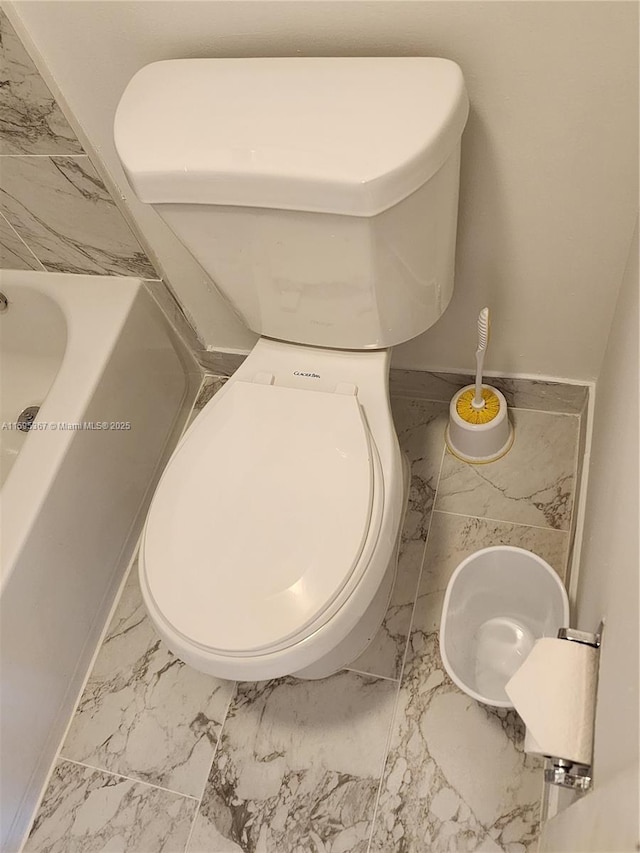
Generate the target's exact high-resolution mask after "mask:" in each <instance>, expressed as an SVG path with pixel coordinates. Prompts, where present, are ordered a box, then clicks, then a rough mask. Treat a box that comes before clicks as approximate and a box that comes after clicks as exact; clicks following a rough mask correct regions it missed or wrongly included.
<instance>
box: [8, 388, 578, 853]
mask: <svg viewBox="0 0 640 853" xmlns="http://www.w3.org/2000/svg"><path fill="white" fill-rule="evenodd" d="M209 387H211V384H210V386H209ZM393 410H394V417H395V420H396V425H397V429H398V433H399V437H400V443H401V446H402V448H403V450H404V452H405V453H407V454H408V457H409V460H410V462H411V471H412V480H411V491H410V498H409V510H408V513H407V517H406V522H405V527H404V530H403V534H402V547H401V553H400V561H399V568H398V577H397V581H396V585H395V589H394V593H393V596H392V601H391V604H390V607H389V610H388V612H387V615H386V618H385V621H384V624H383V626H382V628H381V629H380V631H379V633H378V635H377V637H375V639H374V640H373V642H372V644H371V646H370V647H369V648H368V649H367V651H366V652H365V653H364V654H363V655H362V656H361V657H360V658H359V659H358V660H357V661H356V662H355V663H354V664H353V665H352V666H351V667H350V668H349V669H348V670H345V671H342V672H339V673H337V674H336V675H334V676H332V677H331V678H328V679H324V680H321V681H301V680H296V679H293V678H281V679H274V680H271V681H267V682H261V683H239V684H234V683H232V682H226V681H222V680H218V679H215V678H211V677H209V676H206V675H203V674H201V673H198V672H195V671H194V670H192V669H190V668H189V667H188V666H186V665H185V664H183V663H182V662H180V661H179V660H177V659H176V658H175V657H173V656H172V655H171V653H170V652H169V651H168V650H167V649H166V648H165V647H164V646H163V644H162V642H161V641H160V640H159V639H158V638H157V636H156V635H155V633H154V630H153V628H152V627H151V625H150V624H149V621H148V619H147V618H146V616H145V613H144V608H143V606H142V602H141V599H140V592H139V588H138V585H137V573H136V571H135V566H134V570H133V571H132V572H131V574H130V576H129V578H128V579H127V581H126V584H125V586H124V588H123V592H122V594H121V598H120V601H119V604H118V606H117V608H116V610H115V614H114V616H113V619H112V622H111V624H110V626H109V628H108V631H107V634H106V637H105V640H104V642H103V645H102V647H101V649H100V651H99V654H98V656H97V659H96V661H95V666H94V668H93V671H92V673H91V675H90V677H89V680H88V683H87V685H86V688H85V691H84V693H83V695H82V698H81V700H80V703H79V706H78V709H77V712H76V714H75V717H74V719H73V721H72V724H71V726H70V729H69V731H68V733H67V737H66V739H65V742H64V743H63V745H62V748H61V751H60V755H59V758H58V761H57V763H56V765H55V767H54V770H53V773H52V776H51V780H50V783H49V785H48V788H47V790H46V792H45V795H44V798H43V801H42V804H41V807H40V810H39V813H38V815H37V817H36V820H35V822H34V826H33V828H32V831H31V834H30V836H29V838H28V840H27V842H26V845H25V847H24V851H25V853H35V852H36V851H38V853H76V851H77V853H88V852H89V851H94V850H95V851H122V853H124V851H126V853H156V851H162V853H240V852H241V851H242V853H440V851H451V853H457V852H458V851H484V853H489V851H507V853H532V851H533V850H534V849H535V845H536V841H537V831H538V814H539V804H540V798H541V793H542V777H541V769H540V766H539V764H538V762H537V760H535V759H532V758H531V757H529V756H525V755H524V753H523V749H522V743H523V735H524V732H523V728H522V724H521V722H520V721H519V718H518V717H517V715H516V714H515V712H513V711H505V710H502V709H493V708H488V707H485V706H482V705H479V704H478V703H476V702H474V701H473V700H471V699H470V698H468V697H467V696H466V695H465V694H463V693H461V692H460V691H459V690H458V689H457V688H456V687H455V686H454V685H453V684H452V683H451V681H450V680H449V678H448V677H447V675H446V674H445V672H444V671H443V668H442V663H441V660H440V655H439V649H438V627H439V620H440V610H441V607H442V601H443V597H444V590H445V587H446V584H447V581H448V578H449V577H450V575H451V573H452V572H453V570H454V569H455V567H456V565H457V564H458V563H459V562H460V561H461V560H462V559H463V558H464V557H465V556H467V555H468V554H470V553H472V552H473V551H475V550H477V549H479V548H482V547H485V546H487V545H489V544H514V545H519V546H521V547H525V548H528V549H530V550H532V551H534V552H536V553H538V554H539V555H540V556H542V557H543V558H544V559H546V560H547V561H548V562H549V563H550V564H551V565H552V566H553V567H554V568H555V569H556V570H557V571H558V573H559V574H560V575H561V576H562V577H563V578H564V575H565V571H566V562H567V555H568V552H569V536H570V533H569V531H570V523H571V513H572V509H573V497H574V488H575V470H576V452H577V441H578V427H579V423H578V417H577V416H576V415H567V414H553V413H549V412H538V411H527V410H521V409H515V410H512V413H511V414H512V416H513V419H514V423H515V429H516V440H515V443H514V446H513V448H512V450H511V451H510V452H509V454H508V455H507V456H506V457H504V458H503V459H502V460H499V461H498V462H495V463H492V464H490V465H483V466H478V467H472V466H467V465H465V464H464V463H462V462H460V461H459V460H457V459H455V458H454V457H453V456H451V455H450V454H448V453H447V452H446V451H445V447H444V428H445V425H446V417H447V406H446V404H444V403H441V402H430V401H427V400H410V399H395V400H394V401H393Z"/></svg>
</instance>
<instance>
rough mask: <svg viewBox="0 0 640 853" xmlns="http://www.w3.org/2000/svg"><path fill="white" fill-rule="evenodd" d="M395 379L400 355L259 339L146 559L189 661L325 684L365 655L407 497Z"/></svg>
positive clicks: (196, 444) (179, 466)
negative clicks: (392, 402) (393, 365)
mask: <svg viewBox="0 0 640 853" xmlns="http://www.w3.org/2000/svg"><path fill="white" fill-rule="evenodd" d="M388 365H389V353H388V351H374V352H370V353H344V352H331V351H327V350H319V349H315V348H311V347H304V348H303V347H298V346H295V345H291V344H284V343H281V342H276V341H270V340H267V339H262V340H261V341H259V343H258V344H257V345H256V347H255V348H254V350H253V351H252V353H251V354H250V356H249V357H248V358H247V359H246V361H245V362H244V363H243V365H242V367H241V368H240V369H239V370H238V371H237V372H236V374H235V375H234V376H233V377H232V378H231V379H230V380H229V381H228V382H227V383H226V384H225V386H224V387H223V388H222V390H221V391H220V392H219V393H218V394H217V395H216V396H215V397H214V398H213V399H212V400H211V401H210V402H209V403H208V404H207V406H206V407H205V408H204V409H203V411H202V412H201V414H200V415H199V416H198V418H197V419H196V420H195V421H194V423H193V424H192V426H191V427H190V428H189V430H188V431H187V432H186V434H185V436H184V438H183V439H182V441H181V442H180V444H179V446H178V448H177V449H176V451H175V453H174V454H173V456H172V459H171V460H170V462H169V464H168V466H167V468H166V470H165V472H164V475H163V477H162V479H161V482H160V484H159V486H158V489H157V491H156V494H155V496H154V499H153V502H152V504H151V508H150V511H149V515H148V518H147V522H146V525H145V529H144V533H143V537H142V543H141V549H140V558H139V572H140V583H141V588H142V595H143V598H144V601H145V604H146V607H147V609H148V612H149V614H150V616H151V619H152V621H153V622H154V624H155V626H156V628H157V630H158V632H159V633H160V635H161V636H162V637H163V639H164V640H165V642H166V643H167V645H168V646H169V648H170V649H171V650H172V651H173V652H174V653H175V654H176V655H178V657H180V658H181V659H182V660H184V661H186V662H187V663H190V664H191V665H192V666H194V667H196V668H197V669H199V670H201V671H203V672H208V673H210V674H212V675H217V676H219V677H223V678H233V679H240V680H258V679H263V678H273V677H276V676H281V675H285V674H295V675H298V676H300V677H307V678H321V677H324V676H326V675H329V674H330V673H332V672H335V671H336V670H338V669H340V668H342V667H344V666H345V665H347V664H349V663H350V662H352V661H353V660H354V659H355V658H356V657H357V656H358V655H359V654H360V653H361V652H362V651H364V649H365V648H366V646H367V644H368V643H369V641H370V640H371V638H372V636H373V635H374V634H375V632H376V631H377V629H378V627H379V625H380V622H381V620H382V618H383V616H384V612H385V610H386V608H387V605H388V601H389V596H390V593H391V589H392V586H393V581H394V577H395V570H396V564H397V546H398V539H399V533H400V528H401V521H402V515H403V506H404V503H405V501H406V493H407V489H408V482H407V479H408V478H407V476H406V471H403V463H402V458H403V457H402V456H401V454H400V450H399V446H398V441H397V437H396V433H395V430H394V427H393V422H392V419H391V414H390V410H389V402H388V394H387V373H388ZM301 368H303V369H301ZM405 466H406V463H405Z"/></svg>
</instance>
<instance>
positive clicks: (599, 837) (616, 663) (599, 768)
mask: <svg viewBox="0 0 640 853" xmlns="http://www.w3.org/2000/svg"><path fill="white" fill-rule="evenodd" d="M639 284H640V283H639V276H638V228H637V224H636V230H635V235H634V239H633V243H632V246H631V251H630V254H629V261H628V264H627V268H626V272H625V276H624V279H623V282H622V287H621V289H620V295H619V298H618V303H617V308H616V312H615V316H614V319H613V324H612V326H611V332H610V335H609V342H608V345H607V350H606V354H605V359H604V363H603V366H602V371H601V373H600V376H599V377H598V381H597V385H596V405H595V417H594V427H593V438H592V443H591V460H590V467H589V486H588V492H587V506H586V513H585V524H584V536H583V542H582V553H581V562H580V575H579V580H578V600H577V616H578V623H577V627H578V628H581V629H582V630H584V631H594V630H595V629H596V627H597V625H598V623H599V622H600V620H601V619H604V620H605V628H604V633H603V643H602V648H601V653H600V654H601V656H600V678H599V684H598V704H597V709H596V729H595V740H594V774H595V783H596V788H595V790H594V792H593V793H592V794H589V795H587V797H585V798H584V800H582V801H581V802H580V803H578V804H576V805H574V806H571V807H570V808H569V809H567V810H566V811H565V812H562V813H561V814H560V815H559V816H558V817H557V818H556V819H555V820H553V821H551V822H550V824H549V826H548V827H547V829H546V832H545V840H544V843H543V845H542V848H541V849H542V850H545V851H562V852H563V853H569V851H576V853H591V851H593V853H602V851H607V853H614V851H616V853H617V851H636V850H638V849H640V848H638V847H636V845H637V844H638V843H640V825H639V824H640V800H639V790H638V784H639V783H638V778H639V774H640V758H639V750H640V743H639V726H640V703H639V697H638V689H639V687H638V673H639V670H640V661H639V643H640V633H639V631H640V628H639V626H640V605H639V600H638V597H639V595H640V554H639V552H638V518H639V516H638V511H639V507H638V448H639V441H640V439H639V431H638V420H639V419H638V414H639V412H638V399H639V392H640V388H639V378H638V291H639Z"/></svg>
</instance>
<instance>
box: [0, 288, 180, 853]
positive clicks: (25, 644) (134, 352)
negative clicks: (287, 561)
mask: <svg viewBox="0 0 640 853" xmlns="http://www.w3.org/2000/svg"><path fill="white" fill-rule="evenodd" d="M0 291H1V292H2V293H4V294H5V295H6V296H7V297H8V299H9V307H8V310H7V311H6V312H3V313H1V314H0V420H1V424H0V447H1V454H0V455H1V457H2V459H1V461H2V466H1V467H2V475H3V482H2V488H1V490H0V524H1V526H2V529H1V532H2V540H1V545H0V554H1V568H2V580H1V595H0V678H1V684H0V696H1V700H2V705H1V718H0V750H1V755H0V773H1V778H0V791H1V801H2V806H1V813H0V827H1V831H2V833H1V841H0V849H2V850H3V851H13V850H17V849H18V848H19V845H20V842H21V840H22V837H23V835H24V833H25V831H26V830H27V829H28V826H29V823H30V820H31V817H32V813H33V810H34V808H35V806H36V805H37V802H38V799H39V796H40V793H41V789H42V785H43V783H44V781H45V779H46V775H47V772H48V769H49V766H50V764H51V761H52V759H53V757H54V754H55V751H56V748H57V746H58V743H59V741H60V738H61V736H62V734H63V732H64V729H65V727H66V724H67V722H68V719H69V715H70V713H71V711H72V710H73V707H74V704H75V701H76V699H77V694H78V691H79V689H80V688H81V686H82V682H83V680H84V676H85V674H86V670H87V667H88V665H89V663H90V660H91V656H92V654H93V651H94V648H95V645H96V643H97V641H98V639H99V636H100V633H101V631H102V628H103V626H104V621H105V619H106V617H107V614H108V611H109V607H110V605H111V602H112V599H113V595H114V594H115V591H116V590H117V587H118V584H119V581H120V579H121V577H122V574H123V571H124V569H125V568H126V566H127V564H128V562H129V560H130V558H131V555H132V552H133V549H134V547H135V544H136V541H137V537H138V534H139V532H140V527H141V524H142V521H143V519H144V513H145V511H146V508H147V504H148V499H149V498H150V496H151V493H152V490H153V487H154V486H155V483H156V482H157V479H158V477H159V474H160V471H161V468H162V465H163V464H164V462H165V461H166V459H167V458H168V454H169V453H170V451H171V449H172V448H173V445H174V444H175V441H176V440H177V437H178V435H179V432H180V430H181V429H182V426H183V424H184V420H185V418H186V416H187V414H188V410H189V407H190V404H191V402H192V399H193V394H194V393H195V388H196V385H197V379H196V377H197V369H196V367H195V364H194V362H193V361H192V360H191V358H190V356H189V355H188V353H187V352H186V351H185V350H184V348H183V347H182V345H181V343H180V342H179V340H178V339H177V338H176V337H175V334H174V332H173V331H172V329H171V327H170V326H169V324H168V323H167V321H166V320H165V317H164V315H163V314H162V312H161V311H160V309H159V308H158V306H157V304H156V303H155V301H154V300H153V298H152V297H151V296H150V294H149V293H148V292H147V290H146V289H145V287H144V285H143V283H142V282H140V281H139V280H138V279H132V278H115V277H99V276H67V275H61V274H52V273H38V272H36V273H33V272H0ZM30 405H40V406H41V408H40V411H39V413H38V416H37V419H36V421H35V422H34V425H33V427H32V428H31V430H30V431H29V432H28V433H24V432H21V431H19V430H16V429H15V428H13V426H12V424H13V423H14V422H15V421H16V419H17V417H18V415H19V413H20V412H21V411H22V409H24V408H25V407H26V406H30Z"/></svg>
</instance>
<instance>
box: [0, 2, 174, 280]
mask: <svg viewBox="0 0 640 853" xmlns="http://www.w3.org/2000/svg"><path fill="white" fill-rule="evenodd" d="M0 54H1V61H0V268H3V269H27V270H28V269H33V270H46V271H48V272H67V273H82V274H86V273H88V274H91V273H98V274H106V275H109V274H113V275H135V276H140V277H142V278H150V279H157V278H158V275H157V273H156V271H155V269H154V268H153V266H152V264H151V262H150V261H149V259H148V258H147V256H146V255H145V253H144V252H143V250H142V248H141V247H140V245H139V243H138V241H137V239H136V237H135V236H134V234H133V233H132V231H131V229H130V228H129V226H128V224H127V223H126V221H125V219H124V218H123V216H122V214H121V213H120V211H119V210H118V208H117V207H116V204H115V202H114V201H113V199H112V198H111V196H110V195H109V192H108V190H107V189H106V187H105V186H104V184H103V182H102V180H101V179H100V177H99V175H98V173H97V171H96V170H95V168H94V167H93V165H92V163H91V161H90V159H89V157H88V156H87V154H86V153H85V152H84V150H83V148H82V146H81V144H80V142H79V141H78V139H77V138H76V135H75V133H74V132H73V130H72V128H71V127H70V126H69V123H68V122H67V120H66V119H65V117H64V115H63V114H62V111H61V110H60V108H59V106H58V105H57V103H56V101H55V99H54V97H53V95H52V94H51V92H50V91H49V89H48V88H47V86H46V84H45V83H44V81H43V80H42V78H41V77H40V75H39V73H38V71H37V69H36V67H35V65H34V64H33V62H32V60H31V58H30V57H29V55H28V54H27V52H26V50H25V48H24V46H23V45H22V43H21V41H20V39H19V38H18V36H17V34H16V32H15V30H14V29H13V27H12V26H11V24H10V22H9V20H8V19H7V17H6V15H5V14H4V12H2V10H0Z"/></svg>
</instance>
